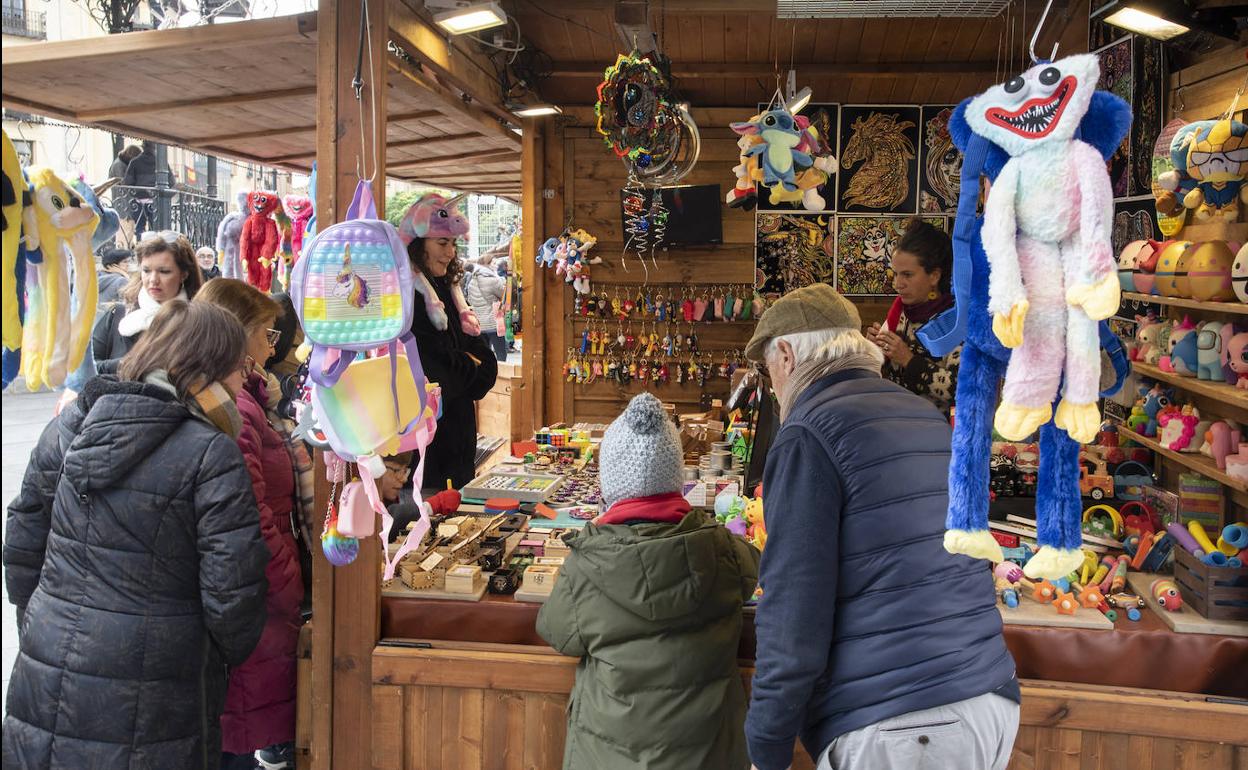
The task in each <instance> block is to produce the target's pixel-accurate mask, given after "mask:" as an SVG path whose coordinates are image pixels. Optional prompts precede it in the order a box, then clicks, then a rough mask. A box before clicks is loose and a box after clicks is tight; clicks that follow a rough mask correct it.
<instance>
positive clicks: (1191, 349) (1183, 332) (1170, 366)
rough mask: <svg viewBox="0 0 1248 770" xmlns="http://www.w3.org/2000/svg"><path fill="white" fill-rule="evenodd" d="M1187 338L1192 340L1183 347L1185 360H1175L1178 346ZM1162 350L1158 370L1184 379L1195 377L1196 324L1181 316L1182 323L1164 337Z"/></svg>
mask: <svg viewBox="0 0 1248 770" xmlns="http://www.w3.org/2000/svg"><path fill="white" fill-rule="evenodd" d="M1188 337H1191V338H1192V339H1191V340H1190V344H1189V345H1184V347H1183V355H1184V356H1186V358H1182V359H1180V360H1176V353H1178V350H1179V346H1180V345H1182V344H1183V341H1184V340H1186V339H1187V338H1188ZM1163 350H1164V351H1165V352H1164V354H1163V355H1162V356H1161V359H1160V360H1159V361H1158V362H1157V368H1158V369H1161V370H1162V371H1163V372H1169V373H1170V374H1183V375H1184V376H1185V377H1195V376H1196V324H1195V323H1193V322H1192V319H1191V318H1189V317H1188V316H1183V321H1182V322H1180V323H1177V324H1175V325H1174V326H1172V327H1171V328H1170V334H1169V335H1168V336H1167V337H1166V344H1165V347H1164V348H1163ZM1180 369H1182V371H1180Z"/></svg>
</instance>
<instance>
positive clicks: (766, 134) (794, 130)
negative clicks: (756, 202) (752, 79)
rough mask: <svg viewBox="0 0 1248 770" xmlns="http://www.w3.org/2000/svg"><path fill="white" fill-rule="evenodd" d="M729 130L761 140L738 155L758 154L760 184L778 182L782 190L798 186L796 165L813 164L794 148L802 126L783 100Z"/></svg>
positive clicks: (795, 188) (798, 140) (809, 158)
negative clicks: (761, 177)
mask: <svg viewBox="0 0 1248 770" xmlns="http://www.w3.org/2000/svg"><path fill="white" fill-rule="evenodd" d="M732 130H733V131H735V132H737V133H738V134H741V135H754V136H758V138H759V139H760V140H761V141H759V142H758V143H757V144H753V145H751V146H750V147H749V149H747V150H745V151H744V152H743V153H742V155H743V156H744V157H746V158H754V157H757V158H758V163H759V166H760V167H761V168H762V171H763V184H764V185H765V186H767V187H773V186H775V185H781V186H783V188H784V189H785V190H786V191H789V192H792V191H795V190H797V189H798V187H797V176H796V171H797V167H798V166H803V167H805V166H812V165H814V159H813V158H812V157H811V156H810V154H809V153H806V152H802V151H801V150H799V149H798V145H799V144H801V143H802V139H803V137H804V135H805V129H803V128H802V127H801V126H800V125H799V123H798V120H797V119H796V118H794V117H793V114H792V113H791V112H789V109H788V107H786V106H784V105H783V104H781V105H780V106H779V107H777V108H775V109H771V110H768V111H766V112H764V113H762V114H760V115H756V116H754V118H753V119H751V120H748V121H745V122H743V123H733V124H732Z"/></svg>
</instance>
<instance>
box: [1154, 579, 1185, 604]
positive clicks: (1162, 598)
mask: <svg viewBox="0 0 1248 770" xmlns="http://www.w3.org/2000/svg"><path fill="white" fill-rule="evenodd" d="M1148 590H1149V591H1150V592H1151V593H1152V594H1153V598H1154V599H1156V600H1157V603H1158V604H1159V605H1161V607H1162V608H1163V609H1165V610H1166V612H1178V611H1179V610H1181V609H1183V597H1182V596H1180V595H1179V589H1178V587H1176V586H1175V584H1174V581H1173V580H1171V579H1170V578H1157V579H1155V580H1153V582H1152V584H1150V585H1149V587H1148Z"/></svg>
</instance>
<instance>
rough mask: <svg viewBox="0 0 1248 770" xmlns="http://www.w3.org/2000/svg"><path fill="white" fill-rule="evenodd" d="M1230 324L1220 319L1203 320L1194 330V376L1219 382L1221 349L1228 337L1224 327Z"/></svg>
mask: <svg viewBox="0 0 1248 770" xmlns="http://www.w3.org/2000/svg"><path fill="white" fill-rule="evenodd" d="M1229 328H1230V324H1224V323H1222V322H1221V321H1205V322H1204V323H1203V324H1201V325H1200V328H1199V329H1198V330H1197V332H1196V377H1197V378H1199V379H1202V380H1213V381H1216V382H1221V381H1223V380H1224V377H1223V374H1222V349H1223V348H1224V347H1225V346H1226V343H1227V341H1228V339H1229V337H1227V336H1224V332H1223V330H1224V329H1229Z"/></svg>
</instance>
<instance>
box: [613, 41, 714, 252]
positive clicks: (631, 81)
mask: <svg viewBox="0 0 1248 770" xmlns="http://www.w3.org/2000/svg"><path fill="white" fill-rule="evenodd" d="M655 60H656V61H657V62H658V64H659V66H655V64H654V63H653V62H652V61H651V59H650V58H649V57H646V56H642V55H641V53H640V52H638V51H633V52H632V53H631V54H629V55H628V56H625V55H623V54H621V55H620V56H618V57H617V58H616V60H615V63H614V64H612V65H611V66H610V67H607V69H606V71H605V72H604V73H603V80H602V82H601V83H599V84H598V102H597V104H595V105H594V113H595V114H596V115H597V116H598V126H597V128H598V133H600V134H602V137H603V141H604V142H605V143H606V145H607V146H608V147H610V148H611V149H612V151H614V152H615V154H616V155H617V156H618V157H619V158H620V159H621V160H622V161H624V165H625V167H626V168H627V169H628V183H627V184H626V185H625V186H624V190H623V203H624V212H625V227H624V229H625V233H626V235H627V236H628V241H627V242H626V243H625V245H624V250H625V251H628V250H629V249H632V250H635V251H636V252H637V256H638V258H639V259H640V260H641V262H642V267H643V268H645V254H646V252H647V251H649V252H650V258H651V261H654V250H655V247H657V246H658V245H659V244H660V243H662V238H663V233H664V230H665V228H666V226H667V218H668V211H667V209H666V207H665V206H664V205H663V196H662V195H661V194H660V193H659V191H658V189H657V188H658V187H660V186H662V185H670V184H675V183H676V182H678V181H680V180H681V179H682V178H684V176H685V175H686V174H688V173H689V172H690V171H691V170H692V169H693V167H694V165H695V164H696V163H697V161H698V154H699V153H700V152H701V135H700V134H699V133H698V126H697V124H696V123H694V122H693V118H692V117H690V116H689V111H688V110H687V109H686V108H685V106H684V105H682V104H678V103H676V101H675V99H674V98H673V96H672V88H671V78H670V77H669V76H668V75H667V74H665V73H666V70H667V69H668V63H667V60H666V58H665V57H663V56H662V55H661V54H655ZM660 67H662V68H663V69H662V70H660ZM656 266H657V263H656ZM624 268H625V270H627V269H628V265H627V263H625V264H624ZM648 272H649V271H648V270H647V274H648Z"/></svg>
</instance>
